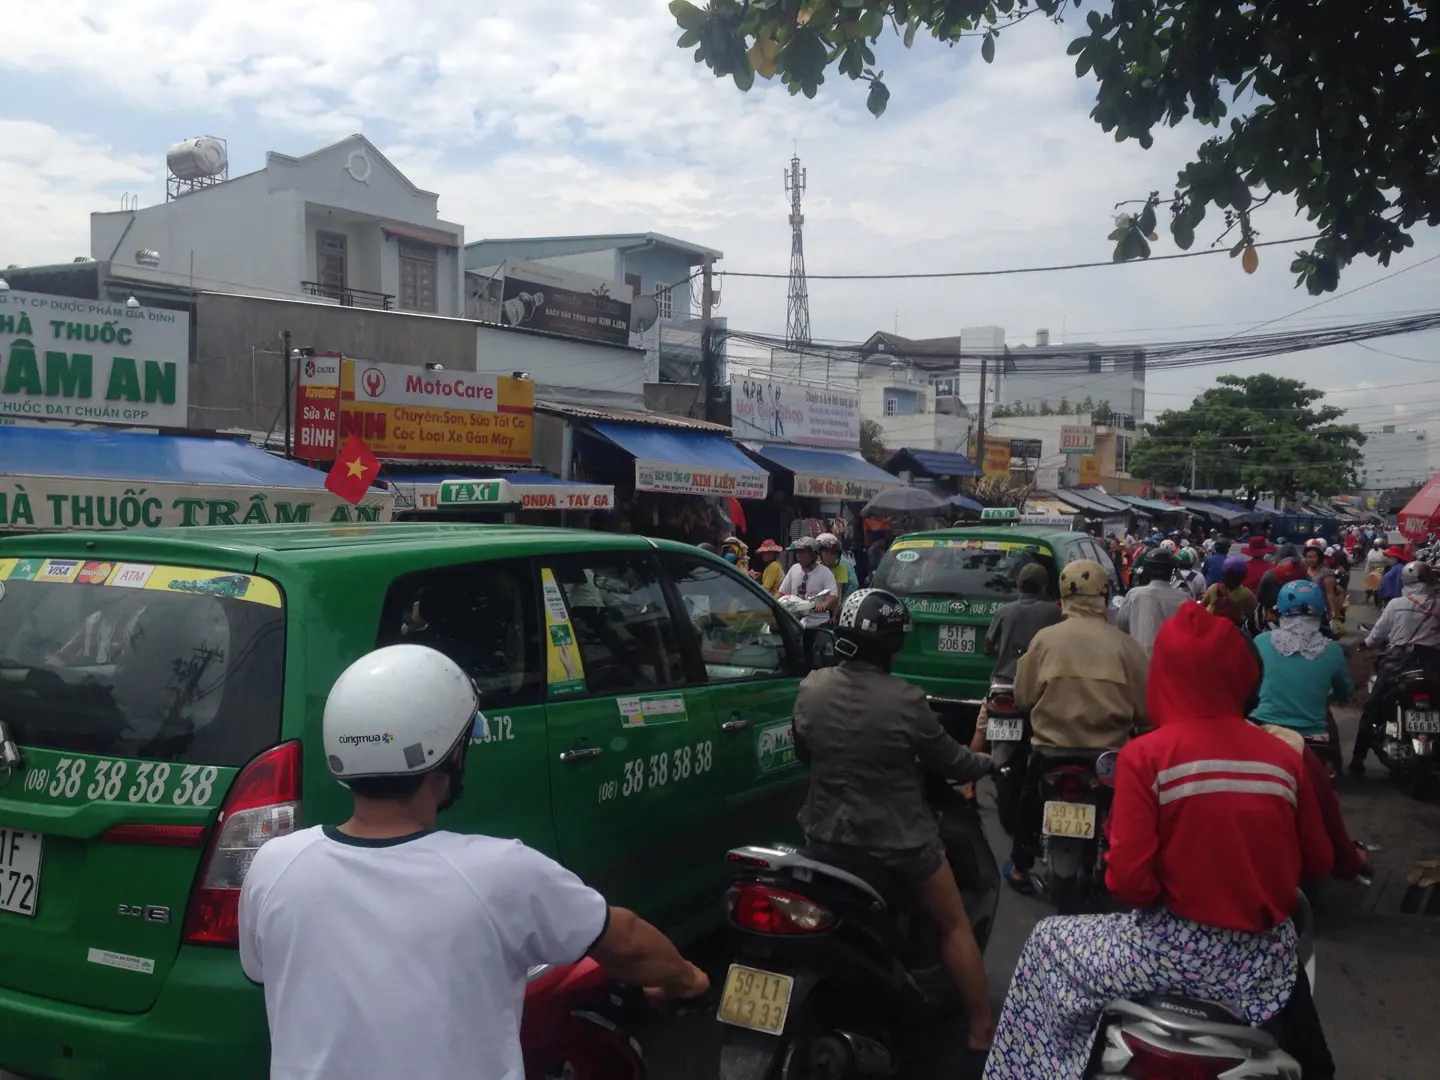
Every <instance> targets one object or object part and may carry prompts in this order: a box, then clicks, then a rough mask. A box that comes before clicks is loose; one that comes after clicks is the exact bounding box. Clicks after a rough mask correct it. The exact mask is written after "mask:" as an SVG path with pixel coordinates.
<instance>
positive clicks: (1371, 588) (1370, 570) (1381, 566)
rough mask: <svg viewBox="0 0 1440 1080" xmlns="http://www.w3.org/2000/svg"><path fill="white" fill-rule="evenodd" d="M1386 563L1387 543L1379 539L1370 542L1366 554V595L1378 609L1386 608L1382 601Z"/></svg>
mask: <svg viewBox="0 0 1440 1080" xmlns="http://www.w3.org/2000/svg"><path fill="white" fill-rule="evenodd" d="M1386 562H1387V560H1386V558H1385V541H1384V540H1381V539H1379V538H1378V537H1377V538H1376V539H1374V540H1372V541H1371V542H1370V550H1369V551H1367V552H1366V553H1365V595H1366V597H1367V598H1368V599H1369V601H1370V602H1371V603H1372V604H1374V605H1375V606H1376V607H1377V608H1378V607H1383V606H1384V605H1383V604H1382V603H1381V601H1380V579H1381V577H1383V576H1384V573H1385V564H1386ZM1372 583H1373V584H1372Z"/></svg>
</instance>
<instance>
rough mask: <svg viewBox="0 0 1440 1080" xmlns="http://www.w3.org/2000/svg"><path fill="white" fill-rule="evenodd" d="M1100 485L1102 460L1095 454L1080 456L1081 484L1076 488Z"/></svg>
mask: <svg viewBox="0 0 1440 1080" xmlns="http://www.w3.org/2000/svg"><path fill="white" fill-rule="evenodd" d="M1099 484H1100V458H1099V457H1097V456H1096V455H1095V454H1082V455H1081V456H1080V473H1079V483H1077V484H1076V487H1098V486H1099Z"/></svg>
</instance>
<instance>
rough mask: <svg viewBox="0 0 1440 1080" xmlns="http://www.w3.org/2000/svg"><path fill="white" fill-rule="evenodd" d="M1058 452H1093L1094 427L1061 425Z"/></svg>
mask: <svg viewBox="0 0 1440 1080" xmlns="http://www.w3.org/2000/svg"><path fill="white" fill-rule="evenodd" d="M1060 452H1061V453H1062V454H1093V453H1094V452H1095V429H1094V428H1093V427H1068V426H1067V427H1062V428H1061V429H1060Z"/></svg>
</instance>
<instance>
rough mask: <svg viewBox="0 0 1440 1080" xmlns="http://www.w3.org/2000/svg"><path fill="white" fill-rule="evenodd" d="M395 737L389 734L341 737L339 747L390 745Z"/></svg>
mask: <svg viewBox="0 0 1440 1080" xmlns="http://www.w3.org/2000/svg"><path fill="white" fill-rule="evenodd" d="M394 741H395V736H394V735H392V734H391V733H390V732H388V731H386V732H382V733H379V734H373V735H341V736H340V745H341V746H365V745H367V744H369V743H392V742H394Z"/></svg>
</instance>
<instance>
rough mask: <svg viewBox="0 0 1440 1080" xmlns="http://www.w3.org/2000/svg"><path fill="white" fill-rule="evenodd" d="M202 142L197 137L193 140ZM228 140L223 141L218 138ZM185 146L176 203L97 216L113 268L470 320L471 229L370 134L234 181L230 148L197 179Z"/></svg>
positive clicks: (275, 161)
mask: <svg viewBox="0 0 1440 1080" xmlns="http://www.w3.org/2000/svg"><path fill="white" fill-rule="evenodd" d="M200 141H202V140H190V141H189V142H191V143H195V142H200ZM210 142H211V143H215V144H218V143H219V141H218V140H210ZM186 145H187V144H178V145H177V147H176V148H174V149H172V153H171V160H170V166H171V173H172V175H171V183H170V185H169V192H168V197H167V198H166V201H165V202H163V203H159V204H157V205H154V206H144V207H134V208H130V209H123V210H113V211H107V212H103V213H96V214H91V215H90V254H91V257H92V258H94V259H95V260H96V261H97V262H101V263H105V264H107V265H108V266H109V267H110V268H111V269H110V272H111V273H112V274H113V275H116V276H123V277H125V278H127V279H133V280H136V281H141V282H146V281H148V282H153V283H155V284H157V285H162V286H163V285H169V286H180V287H185V288H189V289H192V290H200V291H207V292H221V293H226V292H228V293H245V294H248V295H263V296H274V297H286V298H300V297H303V298H306V299H312V300H319V301H321V302H326V303H332V304H339V305H344V306H353V307H366V308H378V309H384V310H398V311H411V312H421V313H425V314H431V315H447V316H452V317H458V316H463V315H464V300H463V296H462V282H463V273H462V261H461V252H462V250H463V249H464V246H465V229H464V227H463V226H461V225H459V224H456V223H455V222H452V221H445V220H443V219H442V218H441V217H440V214H439V196H438V195H436V194H435V193H434V192H433V191H425V190H423V189H422V188H419V187H416V186H415V184H413V183H412V182H411V181H410V179H409V178H408V177H406V176H405V174H404V173H402V172H401V171H400V170H399V169H397V168H396V167H395V166H394V165H392V164H391V163H390V161H389V160H387V159H386V157H385V155H384V154H382V153H381V152H380V151H379V150H378V149H376V148H375V146H374V145H373V144H372V143H371V142H370V141H369V140H368V139H366V138H365V136H363V135H352V136H350V137H349V138H347V139H343V140H341V141H340V142H338V143H335V144H334V145H332V146H327V147H324V148H323V149H320V150H316V151H315V152H314V153H310V154H306V155H304V156H303V157H290V156H289V155H286V154H279V153H275V152H274V151H271V152H270V153H267V154H266V155H265V165H264V167H263V168H260V169H257V170H255V171H254V172H250V173H245V174H244V175H241V176H236V177H229V178H225V177H228V172H226V171H225V170H227V169H228V162H226V161H225V160H224V157H223V144H219V145H220V149H215V150H214V160H213V161H212V162H211V163H210V164H209V165H208V166H206V167H204V168H201V169H200V170H199V171H202V172H203V171H207V170H208V172H209V173H211V174H212V175H210V176H208V177H202V178H201V179H208V180H209V181H211V182H205V183H201V182H198V181H195V182H192V183H190V184H186V183H184V182H178V181H177V178H176V177H175V175H174V174H175V173H176V172H177V171H180V172H185V173H187V174H188V173H191V172H193V171H196V167H195V166H193V165H190V164H186V163H185V161H184V159H183V157H181V156H180V155H181V154H183V148H184V147H185V146H186Z"/></svg>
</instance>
